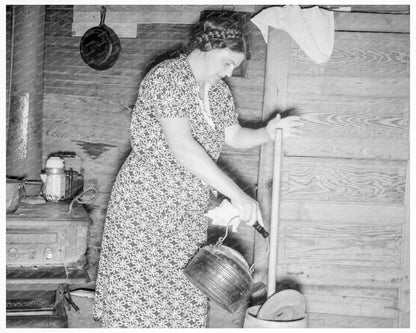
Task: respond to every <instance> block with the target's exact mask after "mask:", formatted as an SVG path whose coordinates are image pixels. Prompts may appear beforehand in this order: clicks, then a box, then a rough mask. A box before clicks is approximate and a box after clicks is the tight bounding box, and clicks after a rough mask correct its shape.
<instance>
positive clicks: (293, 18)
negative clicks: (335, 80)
mask: <svg viewBox="0 0 416 333" xmlns="http://www.w3.org/2000/svg"><path fill="white" fill-rule="evenodd" d="M251 21H252V22H253V23H254V24H255V25H256V26H257V27H258V28H259V29H260V31H261V33H262V35H263V38H264V40H265V41H266V43H267V36H268V30H269V26H271V27H273V28H276V29H279V30H284V31H286V32H287V33H288V34H289V35H290V36H291V37H292V38H293V39H294V40H295V41H296V43H298V45H299V46H300V47H301V48H302V50H303V51H304V52H305V53H306V55H307V56H308V57H309V58H311V59H312V60H313V61H314V62H315V63H317V64H322V63H324V62H326V61H328V59H329V58H330V57H331V54H332V50H333V49H334V13H333V12H332V11H328V10H325V9H320V8H319V7H318V6H315V7H312V8H305V9H301V8H300V7H299V6H297V5H296V6H292V5H290V6H284V7H271V8H266V9H264V10H263V11H261V12H260V13H259V14H257V15H256V16H255V17H253V18H252V19H251Z"/></svg>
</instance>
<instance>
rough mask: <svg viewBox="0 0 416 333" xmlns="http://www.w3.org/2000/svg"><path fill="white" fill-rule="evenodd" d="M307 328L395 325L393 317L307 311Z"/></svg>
mask: <svg viewBox="0 0 416 333" xmlns="http://www.w3.org/2000/svg"><path fill="white" fill-rule="evenodd" d="M308 327H309V328H327V327H333V328H345V327H348V328H389V327H390V328H391V327H397V320H396V319H393V318H380V317H363V316H348V315H334V314H326V313H318V312H317V313H315V312H311V313H308Z"/></svg>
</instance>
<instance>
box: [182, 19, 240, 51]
mask: <svg viewBox="0 0 416 333" xmlns="http://www.w3.org/2000/svg"><path fill="white" fill-rule="evenodd" d="M226 47H228V48H229V49H230V50H231V51H234V52H241V53H244V54H246V53H247V46H246V42H245V39H244V38H243V33H242V31H241V28H240V26H239V24H238V22H237V21H235V20H233V19H231V18H228V17H217V18H210V19H208V20H206V21H204V22H201V24H200V25H199V26H198V27H197V29H196V30H195V32H194V34H193V37H192V39H191V41H190V43H189V44H188V53H190V52H192V51H193V50H195V49H200V50H201V51H204V52H207V51H211V50H213V49H223V48H226Z"/></svg>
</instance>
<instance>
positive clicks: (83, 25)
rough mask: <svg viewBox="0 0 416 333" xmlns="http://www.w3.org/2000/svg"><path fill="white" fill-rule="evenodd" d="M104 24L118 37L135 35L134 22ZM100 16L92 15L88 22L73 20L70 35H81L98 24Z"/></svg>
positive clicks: (135, 27) (132, 36) (134, 36)
mask: <svg viewBox="0 0 416 333" xmlns="http://www.w3.org/2000/svg"><path fill="white" fill-rule="evenodd" d="M107 21H108V20H106V21H105V23H106V25H107V26H108V27H110V28H111V29H112V30H113V31H114V32H115V33H116V35H117V37H119V38H136V35H137V24H136V23H119V22H107ZM99 23H100V18H99V15H98V19H97V18H96V17H94V19H92V20H91V21H88V22H74V23H72V27H71V29H72V30H71V34H72V36H77V37H82V36H84V34H85V33H86V32H87V31H88V30H89V29H91V28H92V27H96V26H98V24H99Z"/></svg>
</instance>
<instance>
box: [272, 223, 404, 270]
mask: <svg viewBox="0 0 416 333" xmlns="http://www.w3.org/2000/svg"><path fill="white" fill-rule="evenodd" d="M363 222H364V221H351V223H348V224H340V223H336V224H335V223H332V221H329V222H322V221H314V222H313V223H311V222H296V221H293V220H291V221H285V220H282V221H281V226H280V229H279V255H278V257H279V262H280V263H282V264H287V263H299V264H318V263H321V264H322V265H325V264H326V263H327V262H331V264H338V265H354V266H361V267H364V268H366V267H368V266H370V267H394V268H399V267H400V266H401V259H402V255H401V246H402V241H403V233H402V224H401V223H398V224H389V225H383V224H380V223H377V224H370V223H363ZM328 235H330V237H328ZM306 274H307V272H306Z"/></svg>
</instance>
